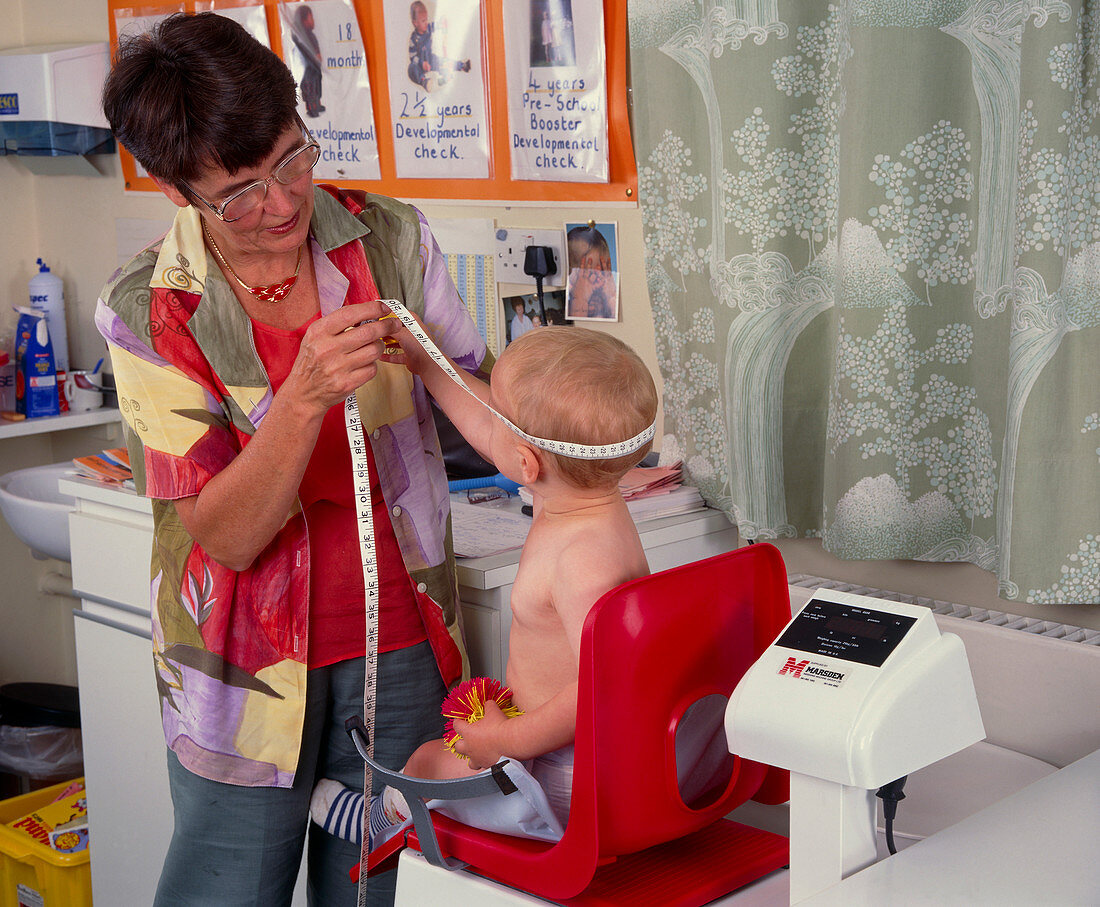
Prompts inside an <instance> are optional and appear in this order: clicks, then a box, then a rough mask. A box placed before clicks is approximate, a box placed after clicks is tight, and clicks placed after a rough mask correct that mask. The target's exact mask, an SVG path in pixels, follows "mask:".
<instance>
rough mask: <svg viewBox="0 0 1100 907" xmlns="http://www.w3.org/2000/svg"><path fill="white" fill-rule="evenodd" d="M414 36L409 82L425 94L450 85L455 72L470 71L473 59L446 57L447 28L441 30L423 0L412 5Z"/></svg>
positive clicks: (411, 14) (412, 34)
mask: <svg viewBox="0 0 1100 907" xmlns="http://www.w3.org/2000/svg"><path fill="white" fill-rule="evenodd" d="M409 18H410V19H411V20H412V26H413V29H412V33H411V34H410V35H409V70H408V71H409V79H410V80H411V81H412V82H414V83H415V84H417V85H419V86H420V87H421V88H423V89H424V90H425V91H432V90H433V89H435V88H438V87H439V86H440V85H443V84H445V83H446V82H448V81H449V80H450V79H451V78H452V77H453V76H454V74H455V73H458V72H469V71H470V61H469V60H452V59H449V58H448V57H447V55H446V44H447V29H446V25H445V24H444V25H443V26H442V27H440V28H439V29H437V28H436V23H435V22H434V21H432V19H431V18H430V16H429V15H428V7H427V5H426V4H425V3H424V2H423V0H414V2H413V3H412V4H411V5H410V6H409Z"/></svg>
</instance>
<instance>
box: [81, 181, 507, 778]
mask: <svg viewBox="0 0 1100 907" xmlns="http://www.w3.org/2000/svg"><path fill="white" fill-rule="evenodd" d="M315 196H316V197H315V207H314V212H313V219H312V222H311V224H310V226H311V234H312V240H311V247H312V254H313V263H314V268H315V271H316V274H317V287H318V294H319V296H320V300H321V311H322V314H327V313H329V312H331V311H333V310H335V309H336V308H338V307H339V306H341V305H343V304H344V303H345V302H364V301H368V300H369V296H367V295H365V294H364V286H365V285H366V283H367V280H368V277H367V275H368V271H369V275H371V276H373V278H374V281H375V283H376V284H377V286H378V290H379V292H380V293H381V294H382V296H383V297H386V298H395V299H400V300H403V301H404V303H405V305H406V306H408V308H409V309H410V310H411V311H413V312H415V313H417V314H418V315H419V316H420V317H421V319H422V320H423V321H424V323H425V325H426V326H427V327H428V329H429V331H430V332H431V334H432V336H433V337H434V338H436V339H437V342H438V343H439V346H440V347H441V348H442V349H443V350H444V351H445V352H446V353H447V354H448V355H449V356H450V357H451V358H452V359H454V360H455V361H456V362H457V363H458V364H459V365H460V366H461V367H462V368H465V369H468V370H470V371H471V372H472V371H475V370H479V369H481V370H482V373H483V374H487V373H488V369H489V368H490V367H491V365H492V357H491V356H490V355H489V354H488V353H487V350H486V347H485V343H484V341H483V340H482V338H481V337H480V335H479V334H478V332H477V329H476V328H475V327H474V325H473V323H472V322H471V321H470V318H469V315H468V314H467V311H466V307H465V305H464V304H463V302H462V299H461V298H460V297H459V295H458V293H457V291H456V290H455V287H454V284H453V282H452V281H451V278H450V276H449V274H448V273H447V270H446V267H445V262H444V260H443V256H442V255H441V253H440V251H439V247H438V246H437V245H436V243H435V240H434V238H433V237H432V235H431V232H430V230H429V229H428V225H427V223H426V221H425V220H424V219H423V217H422V216H421V215H420V214H419V212H418V211H416V210H415V209H413V208H411V207H409V206H407V205H404V204H402V203H400V202H397V201H394V200H393V199H389V198H385V197H382V196H373V195H367V194H365V193H361V192H360V193H352V192H344V191H340V190H337V189H334V188H332V187H318V188H317V190H316V192H315ZM96 325H97V327H98V328H99V331H100V333H101V334H103V336H104V337H105V338H106V340H107V345H108V348H109V349H110V353H111V361H112V363H113V366H114V374H115V382H116V384H117V387H118V395H119V408H120V410H121V411H122V415H123V423H124V430H125V432H126V437H127V443H128V445H129V447H130V454H131V462H132V464H133V466H134V475H135V480H136V482H137V484H138V490H139V491H141V492H142V493H144V494H145V495H147V496H148V497H150V498H152V499H153V520H154V540H153V550H152V563H151V569H150V576H151V599H152V620H153V650H154V661H155V665H156V677H157V686H158V689H159V693H160V700H161V714H162V718H163V723H164V732H165V738H166V741H167V743H168V746H169V747H171V749H172V750H174V751H175V753H176V754H177V755H178V756H179V759H180V762H181V763H182V764H183V765H184V766H185V767H186V768H188V769H189V770H190V771H192V772H194V773H196V774H198V775H201V776H203V777H206V778H211V779H214V780H217V781H223V782H228V783H231V784H240V785H249V786H266V787H289V786H290V785H291V784H292V783H293V780H294V771H295V768H296V765H297V758H298V752H299V748H300V743H301V734H302V724H303V716H304V709H305V692H306V691H305V687H306V654H307V639H308V633H309V621H308V615H309V545H308V542H307V538H306V527H305V520H304V518H303V516H302V513H301V510H300V508H295V510H294V511H293V512H292V513H290V514H288V515H287V520H286V522H285V523H284V525H283V526H282V528H281V529H280V530H279V532H278V533H277V535H276V536H275V538H274V539H273V540H272V542H271V543H270V544H269V545H268V546H267V548H266V549H264V551H263V552H261V554H260V555H259V556H258V557H257V558H256V560H255V561H254V562H253V564H252V565H251V566H250V567H249V568H248V569H246V570H243V571H240V572H235V571H233V570H230V569H228V568H226V567H224V566H222V565H221V564H218V563H217V562H216V561H214V560H213V559H212V558H210V557H209V556H208V555H207V554H206V553H205V552H204V551H203V549H202V548H201V547H200V546H199V545H198V544H196V543H195V541H194V540H193V539H192V538H191V537H190V536H189V535H188V534H187V532H186V530H185V529H184V528H183V525H182V523H181V522H180V520H179V517H178V515H177V514H176V509H175V507H174V506H173V505H172V503H171V502H172V501H173V500H176V499H179V498H183V497H187V496H191V495H195V494H197V493H198V492H199V491H200V490H201V489H202V488H203V486H204V485H205V484H206V482H208V481H209V480H210V478H211V477H213V476H214V475H216V474H217V473H218V471H219V470H221V469H223V468H224V467H225V466H226V465H227V464H228V463H229V462H230V461H232V459H233V458H234V457H235V456H236V455H237V454H238V453H239V452H240V451H241V449H242V448H243V447H244V445H245V444H247V443H248V440H249V438H250V437H251V436H252V434H253V432H254V431H255V430H256V428H257V426H259V424H260V423H261V422H262V421H263V419H264V417H265V415H266V414H267V412H268V410H269V408H270V405H271V401H272V392H271V387H270V384H269V382H268V379H267V375H266V374H265V372H264V370H263V367H262V365H261V363H260V360H259V357H258V356H257V354H256V351H255V346H254V344H253V338H252V333H251V325H250V323H249V319H248V316H247V315H246V314H245V312H244V310H243V309H242V308H241V306H240V305H239V303H238V302H237V300H236V298H235V297H234V296H233V292H232V290H231V289H230V287H229V285H228V283H227V282H226V280H225V278H224V277H223V276H222V273H221V271H220V270H219V269H218V267H217V266H216V264H215V263H214V259H213V258H210V257H208V256H207V254H206V249H205V247H204V245H203V240H202V232H201V224H200V218H199V215H198V213H197V212H196V211H195V210H194V209H193V208H183V209H180V211H179V212H178V214H177V215H176V218H175V222H174V223H173V225H172V229H171V230H170V231H169V232H168V234H167V235H166V236H165V237H164V238H163V239H162V240H161V241H160V242H159V243H157V244H154V245H153V246H151V247H150V248H148V249H146V250H145V251H143V252H141V253H140V254H139V255H137V256H136V257H135V258H134V259H133V260H132V261H130V262H129V263H128V264H127V265H126V266H125V267H124V268H122V269H121V270H120V271H119V272H118V273H117V274H115V275H114V277H112V279H111V280H110V281H109V282H108V284H107V286H106V287H105V288H104V290H103V295H102V298H101V299H100V301H99V305H98V307H97V310H96ZM379 365H380V369H379V373H378V374H377V376H376V377H375V378H373V379H372V380H371V381H369V382H368V383H367V384H365V385H364V386H363V387H361V388H360V389H359V390H358V392H357V396H358V400H359V408H360V413H361V416H362V420H363V427H364V431H365V432H366V434H367V436H368V438H369V440H370V444H371V448H372V451H373V454H374V458H375V460H376V462H377V464H378V469H379V478H380V480H381V483H382V490H383V494H384V497H385V500H386V502H387V504H388V505H389V507H390V515H391V520H392V523H393V527H394V530H395V532H396V534H397V539H398V543H399V545H400V548H401V554H402V557H403V559H404V562H405V566H406V567H407V568H408V571H409V574H410V576H411V577H412V579H413V582H414V583H416V584H417V592H418V595H417V598H418V606H419V609H420V614H421V618H422V620H423V622H424V626H425V630H426V632H427V635H428V640H429V642H430V643H431V645H432V649H433V651H434V653H435V656H436V662H437V664H438V666H439V671H440V674H441V676H442V678H443V680H444V683H446V684H448V685H449V684H451V683H453V682H454V681H456V680H458V679H459V678H460V677H461V676H463V675H465V674H468V669H467V663H466V659H465V650H464V648H463V645H462V639H461V631H460V628H459V623H458V614H457V605H458V589H457V583H456V580H455V571H454V554H453V551H452V549H451V528H450V508H449V504H448V494H447V477H446V473H445V471H444V466H443V459H442V456H441V454H440V450H439V442H438V439H437V437H436V433H435V427H434V423H433V420H432V416H431V412H430V407H429V402H428V398H427V395H426V393H425V391H424V388H423V385H422V384H421V383H420V381H419V379H415V378H414V377H413V376H412V375H411V374H410V373H409V371H408V370H407V369H405V368H404V367H403V366H397V365H391V364H388V363H380V364H379ZM364 632H365V621H364Z"/></svg>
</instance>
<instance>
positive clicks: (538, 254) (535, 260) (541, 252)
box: [523, 246, 558, 324]
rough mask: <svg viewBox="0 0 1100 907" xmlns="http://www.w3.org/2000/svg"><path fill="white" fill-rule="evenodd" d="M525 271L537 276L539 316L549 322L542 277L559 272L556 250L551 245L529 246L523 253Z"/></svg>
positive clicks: (544, 322) (543, 321) (531, 275)
mask: <svg viewBox="0 0 1100 907" xmlns="http://www.w3.org/2000/svg"><path fill="white" fill-rule="evenodd" d="M523 273H524V274H526V275H527V276H528V277H534V278H535V291H536V295H537V296H538V301H539V317H540V318H541V319H542V323H543V324H549V322H548V321H547V320H546V304H545V303H544V302H543V296H542V279H543V278H544V277H549V276H550V275H551V274H557V273H558V266H557V263H556V262H555V261H554V250H553V249H552V248H551V247H550V246H528V247H527V249H526V251H525V252H524V253H523Z"/></svg>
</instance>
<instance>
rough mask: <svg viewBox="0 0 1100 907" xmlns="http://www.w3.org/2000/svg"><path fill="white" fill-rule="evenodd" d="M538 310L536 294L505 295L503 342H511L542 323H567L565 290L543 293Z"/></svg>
mask: <svg viewBox="0 0 1100 907" xmlns="http://www.w3.org/2000/svg"><path fill="white" fill-rule="evenodd" d="M542 295H543V298H542V307H541V310H540V306H539V299H538V296H537V295H536V294H534V293H528V294H526V295H523V296H507V297H505V299H504V321H505V325H506V326H507V327H506V331H505V342H506V343H511V342H512V341H513V340H516V339H517V338H519V337H522V336H523V335H524V334H526V333H527V332H528V331H533V330H534V329H535V328H537V327H541V326H542V325H544V324H569V323H570V322H568V321H566V320H565V291H563V290H554V291H553V292H550V293H543V294H542Z"/></svg>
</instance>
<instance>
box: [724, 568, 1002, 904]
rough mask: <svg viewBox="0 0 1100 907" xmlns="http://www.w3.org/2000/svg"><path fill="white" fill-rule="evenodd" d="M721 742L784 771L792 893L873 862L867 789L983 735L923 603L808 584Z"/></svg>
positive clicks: (745, 687) (811, 890) (796, 896)
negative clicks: (812, 588)
mask: <svg viewBox="0 0 1100 907" xmlns="http://www.w3.org/2000/svg"><path fill="white" fill-rule="evenodd" d="M725 725H726V737H727V742H728V744H729V749H730V752H732V753H734V754H736V755H738V756H742V757H744V758H746V759H751V760H754V761H756V762H762V763H765V764H768V765H775V766H778V767H780V768H785V769H789V770H790V772H791V803H790V810H791V813H790V816H791V841H790V843H791V867H790V883H791V903H796V902H798V901H801V900H804V899H805V898H807V897H810V896H811V895H813V894H815V893H817V892H818V891H821V890H823V889H825V888H827V887H830V886H831V885H833V884H836V883H837V882H840V881H841V880H842V879H843V878H845V877H847V876H849V875H851V874H853V873H854V872H858V871H859V870H860V869H863V868H864V867H866V866H868V865H870V864H871V863H873V862H875V860H876V857H877V847H876V840H875V793H874V792H875V790H876V789H878V788H880V787H882V786H883V785H886V784H889V783H890V782H893V781H895V780H897V779H900V778H903V777H904V776H906V775H908V774H910V773H912V772H914V771H916V770H917V769H919V768H923V767H924V766H926V765H929V764H931V763H933V762H936V761H938V760H940V759H942V758H944V757H946V756H949V755H951V754H952V753H955V752H957V751H959V750H961V749H963V748H965V747H967V746H970V745H971V744H973V743H977V742H978V741H979V740H982V739H984V737H985V728H984V726H983V724H982V719H981V715H980V713H979V711H978V701H977V697H976V695H975V692H974V683H973V679H972V678H971V675H970V666H969V663H968V662H967V658H966V651H965V649H964V648H963V644H962V641H961V640H960V639H959V638H958V637H957V636H955V635H954V634H951V633H941V632H940V630H939V627H938V626H937V624H936V621H935V618H934V616H933V614H932V612H931V611H930V610H928V609H927V608H923V607H920V606H918V605H908V604H904V603H900V602H889V601H884V600H882V599H876V598H869V597H867V596H862V595H854V594H852V593H847V592H838V591H833V590H825V589H819V590H818V591H817V592H815V593H814V595H813V597H812V598H811V599H810V601H809V602H807V604H806V606H805V607H804V608H803V609H802V610H801V611H800V612H799V613H798V615H797V616H796V617H794V619H793V620H791V622H790V623H789V624H788V625H787V627H786V628H785V629H784V630H783V632H782V633H781V634H780V635H779V638H778V639H776V641H775V642H774V643H772V645H771V646H769V647H768V649H767V650H766V651H765V652H764V654H763V655H762V656H761V657H760V658H759V659H758V660H757V661H756V663H755V664H754V665H753V666H752V667H751V668H750V669H749V670H748V672H746V674H745V676H744V678H742V680H741V682H740V683H739V684H738V686H737V688H736V689H735V690H734V692H733V695H732V696H731V697H730V701H729V704H728V706H727V708H726V718H725Z"/></svg>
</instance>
